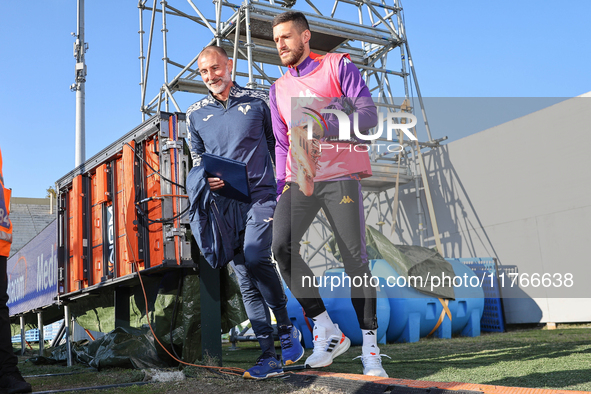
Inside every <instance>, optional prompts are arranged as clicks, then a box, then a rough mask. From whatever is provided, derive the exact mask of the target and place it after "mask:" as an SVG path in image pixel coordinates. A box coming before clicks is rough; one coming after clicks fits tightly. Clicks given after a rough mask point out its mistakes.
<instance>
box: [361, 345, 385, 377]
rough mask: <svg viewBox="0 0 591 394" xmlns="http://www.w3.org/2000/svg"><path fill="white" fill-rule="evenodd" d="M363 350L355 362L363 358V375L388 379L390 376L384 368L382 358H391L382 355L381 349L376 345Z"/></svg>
mask: <svg viewBox="0 0 591 394" xmlns="http://www.w3.org/2000/svg"><path fill="white" fill-rule="evenodd" d="M361 349H362V350H361V356H357V357H355V358H354V359H353V360H355V359H357V358H361V362H362V363H363V374H364V375H368V376H381V377H383V378H387V377H388V374H387V373H386V371H384V368H383V367H382V357H388V358H391V357H390V356H387V355H385V354H380V348H378V347H377V346H374V345H371V346H363V347H362V348H361Z"/></svg>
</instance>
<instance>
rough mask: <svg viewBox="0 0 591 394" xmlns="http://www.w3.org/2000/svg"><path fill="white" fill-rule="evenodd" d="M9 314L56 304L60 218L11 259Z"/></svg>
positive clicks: (9, 263)
mask: <svg viewBox="0 0 591 394" xmlns="http://www.w3.org/2000/svg"><path fill="white" fill-rule="evenodd" d="M7 273H8V296H9V300H8V307H9V308H10V315H11V316H13V315H16V314H19V313H23V312H27V311H30V310H33V309H37V308H41V307H45V306H48V305H51V304H53V303H54V302H55V301H54V297H55V296H56V295H57V221H55V220H54V221H53V222H51V223H50V224H49V225H48V226H47V227H45V229H44V230H43V231H41V232H40V233H39V234H38V235H37V236H36V237H35V238H33V240H31V242H29V243H28V244H27V245H25V246H24V247H23V248H22V249H21V250H19V251H18V252H17V253H15V254H14V255H13V256H12V257H11V258H10V259H9V260H8V267H7Z"/></svg>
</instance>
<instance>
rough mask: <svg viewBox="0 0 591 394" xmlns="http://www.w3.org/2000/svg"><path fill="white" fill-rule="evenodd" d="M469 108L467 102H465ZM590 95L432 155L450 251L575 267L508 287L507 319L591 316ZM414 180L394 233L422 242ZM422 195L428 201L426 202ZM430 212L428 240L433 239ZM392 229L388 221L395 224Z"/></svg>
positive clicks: (527, 264) (535, 269)
mask: <svg viewBox="0 0 591 394" xmlns="http://www.w3.org/2000/svg"><path fill="white" fill-rule="evenodd" d="M460 112H461V111H460ZM590 149H591V97H588V98H573V99H570V100H566V101H564V102H562V103H559V104H556V105H553V106H551V107H548V108H546V109H543V110H541V111H538V112H535V113H532V114H530V115H527V116H524V117H522V118H519V119H515V120H513V121H511V122H507V123H504V124H502V125H500V126H497V127H493V128H491V129H488V130H485V131H482V132H480V133H477V134H474V135H471V136H469V137H466V138H463V139H461V140H458V141H454V142H451V143H449V144H447V145H444V146H442V147H441V148H439V149H435V150H432V151H431V152H429V153H427V154H426V155H425V161H426V166H427V173H428V178H429V182H430V183H429V185H430V187H431V192H432V197H433V202H434V205H435V213H436V217H437V221H438V225H439V231H440V232H441V241H442V243H443V246H444V249H445V257H495V258H497V259H498V262H499V263H500V264H501V265H503V266H517V269H518V271H519V272H520V273H521V274H523V273H528V274H530V275H531V274H534V273H536V274H538V275H540V276H541V275H543V274H549V275H553V274H561V275H565V274H566V273H572V275H573V277H572V278H573V283H574V285H573V286H572V287H570V288H566V287H565V286H564V285H562V286H557V287H555V286H554V284H556V285H558V281H557V279H555V282H554V284H553V285H552V286H550V287H549V288H543V287H542V286H539V287H538V288H533V287H532V286H528V287H522V288H521V289H517V290H513V291H511V290H510V289H508V288H507V287H508V286H507V285H506V286H505V287H506V288H505V289H504V290H505V293H504V296H505V297H507V296H513V297H519V298H511V299H506V300H505V315H506V318H507V321H508V322H509V323H528V322H576V321H591V286H588V285H586V281H587V280H588V279H589V278H590V275H589V274H590V273H591V268H590V267H591V264H589V263H590V262H591V259H590V258H589V254H590V252H589V250H590V246H591V225H590V223H591V153H590ZM414 191H415V190H414V184H407V185H404V186H402V187H401V193H400V198H401V204H402V208H401V210H400V212H399V215H398V223H399V224H400V228H397V230H396V235H395V236H394V237H393V242H394V243H403V244H416V245H418V244H419V236H418V227H419V226H418V218H417V207H416V199H415V194H414ZM424 201H425V200H424V198H423V209H424V210H425V211H426V204H425V203H424ZM426 216H427V218H426V219H427V220H426V228H427V229H428V231H427V232H428V234H425V235H426V237H425V238H426V242H425V246H428V247H434V246H435V241H434V238H433V233H432V231H431V224H430V221H429V218H428V215H426ZM388 233H389V230H388Z"/></svg>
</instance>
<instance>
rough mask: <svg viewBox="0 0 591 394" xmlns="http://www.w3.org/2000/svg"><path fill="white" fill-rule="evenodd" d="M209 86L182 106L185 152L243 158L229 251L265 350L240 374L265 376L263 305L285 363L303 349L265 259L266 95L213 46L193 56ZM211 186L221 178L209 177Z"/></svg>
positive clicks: (269, 358)
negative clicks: (233, 249)
mask: <svg viewBox="0 0 591 394" xmlns="http://www.w3.org/2000/svg"><path fill="white" fill-rule="evenodd" d="M197 64H198V66H199V73H200V74H201V77H202V78H203V82H205V84H206V85H207V87H208V89H209V94H208V96H207V97H205V98H204V99H202V100H200V101H198V102H196V103H195V104H193V105H192V106H191V107H189V109H188V110H187V120H188V125H189V136H190V143H191V156H192V158H193V163H194V165H199V164H200V155H201V154H203V153H204V152H207V153H211V154H214V155H218V156H223V157H226V158H230V159H234V160H238V161H241V162H244V163H246V165H247V169H248V176H249V185H250V192H251V197H252V202H251V203H250V204H247V203H242V202H240V203H239V204H240V210H241V213H242V218H243V221H244V223H246V225H245V228H244V233H243V235H242V236H243V243H242V251H241V253H239V254H238V255H237V256H235V257H234V260H233V261H232V267H233V268H234V271H235V272H236V276H237V278H238V282H239V284H240V291H241V293H242V300H243V302H244V306H245V309H246V313H247V315H248V318H249V319H250V321H251V324H252V328H253V330H254V332H255V334H256V336H257V339H258V341H259V343H260V345H261V349H262V351H263V354H262V355H261V357H259V359H258V360H257V363H256V365H255V366H254V367H252V368H250V369H248V370H247V371H246V372H245V374H244V377H245V378H253V379H264V378H267V377H269V376H272V375H277V374H281V373H283V368H282V365H281V362H280V361H279V359H278V357H277V355H276V353H275V346H274V341H273V328H272V326H271V319H270V314H269V308H271V309H272V310H273V314H274V315H275V318H276V319H277V326H278V328H279V329H278V331H279V338H280V340H281V348H282V356H283V362H284V363H285V364H286V365H289V364H292V363H295V362H296V361H298V360H299V359H300V358H301V357H302V356H303V355H304V349H303V348H302V346H301V344H300V337H301V334H300V333H299V332H298V330H297V329H296V328H295V327H293V325H292V323H291V321H290V320H289V317H288V316H287V309H286V304H287V297H286V296H285V292H284V290H283V286H282V283H281V279H280V277H279V274H278V272H277V270H276V268H275V266H274V264H273V262H272V261H271V237H272V234H273V227H272V226H273V221H272V220H273V213H274V211H275V205H276V183H275V176H274V173H273V162H272V160H273V161H274V159H275V154H274V152H275V139H274V137H273V130H272V127H271V113H270V110H269V106H268V101H269V99H268V95H267V93H265V92H262V91H258V90H253V89H244V88H242V87H240V86H238V85H237V84H236V83H234V82H232V80H231V69H232V60H230V59H228V56H227V54H226V52H225V51H224V50H223V49H222V48H219V47H215V46H210V47H207V48H205V49H204V50H203V52H202V53H201V54H200V56H199V59H198V61H197ZM208 183H209V187H210V189H211V191H213V192H215V191H216V190H219V189H221V188H223V187H224V180H223V179H219V178H215V177H210V178H208Z"/></svg>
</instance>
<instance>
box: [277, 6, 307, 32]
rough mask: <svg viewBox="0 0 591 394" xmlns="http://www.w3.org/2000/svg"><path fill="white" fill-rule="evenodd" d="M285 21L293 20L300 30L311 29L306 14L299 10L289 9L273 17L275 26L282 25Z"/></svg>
mask: <svg viewBox="0 0 591 394" xmlns="http://www.w3.org/2000/svg"><path fill="white" fill-rule="evenodd" d="M285 22H293V23H294V25H296V26H297V28H298V30H299V32H300V33H301V32H303V31H304V30H310V25H309V24H308V20H307V19H306V16H305V15H304V14H302V13H301V12H299V11H287V12H284V13H282V14H279V15H275V18H273V27H275V26H277V25H280V24H282V23H285Z"/></svg>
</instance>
